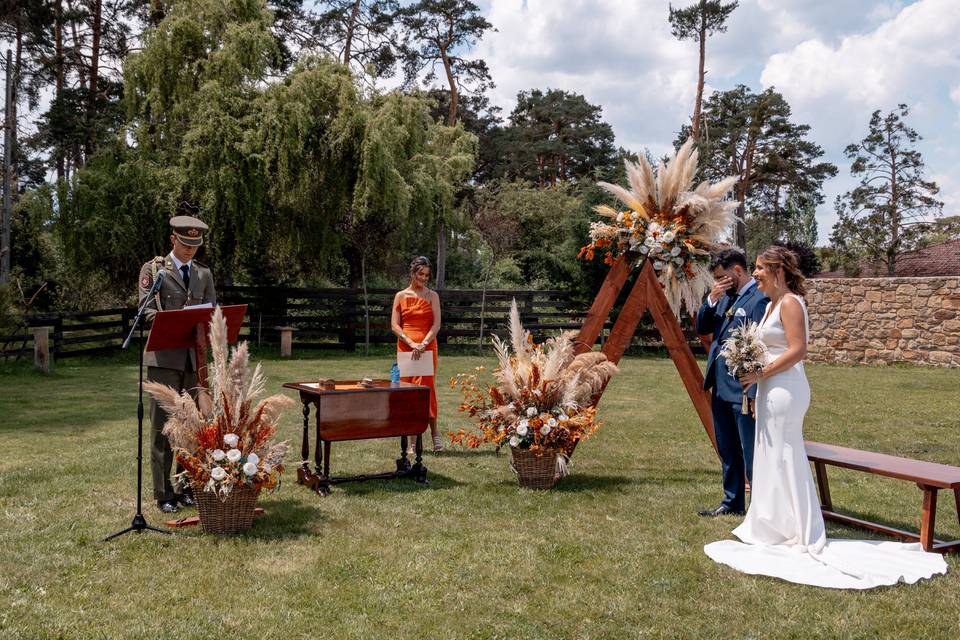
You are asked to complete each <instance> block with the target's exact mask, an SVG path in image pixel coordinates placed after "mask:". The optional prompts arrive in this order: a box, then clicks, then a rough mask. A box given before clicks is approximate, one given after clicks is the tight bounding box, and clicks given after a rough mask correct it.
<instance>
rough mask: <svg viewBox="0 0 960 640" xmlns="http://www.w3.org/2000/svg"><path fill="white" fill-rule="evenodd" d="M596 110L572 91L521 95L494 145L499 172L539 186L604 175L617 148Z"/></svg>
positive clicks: (610, 129)
mask: <svg viewBox="0 0 960 640" xmlns="http://www.w3.org/2000/svg"><path fill="white" fill-rule="evenodd" d="M601 112H602V109H601V107H598V106H596V105H592V104H590V103H589V102H587V101H586V99H585V98H584V97H583V96H582V95H579V94H576V93H569V92H566V91H562V90H559V89H548V90H547V92H546V93H544V92H542V91H540V90H539V89H533V90H531V91H521V92H520V93H519V94H518V95H517V106H516V107H515V108H514V110H513V112H512V113H511V114H510V126H509V127H508V128H507V129H506V130H505V131H503V133H502V137H501V141H500V144H499V146H498V152H499V153H500V155H501V158H502V160H501V162H502V163H503V167H502V173H503V174H504V175H506V176H509V177H510V178H513V179H521V180H528V181H530V182H533V183H536V184H538V185H541V186H543V185H556V184H557V183H558V182H562V181H567V180H573V181H576V180H579V179H581V178H584V177H587V176H591V175H600V176H602V177H604V176H606V175H608V174H609V173H610V172H611V171H613V170H614V165H615V164H616V150H615V148H614V146H613V140H614V136H613V129H612V128H611V127H610V125H609V124H607V123H606V122H604V121H603V120H602V119H601Z"/></svg>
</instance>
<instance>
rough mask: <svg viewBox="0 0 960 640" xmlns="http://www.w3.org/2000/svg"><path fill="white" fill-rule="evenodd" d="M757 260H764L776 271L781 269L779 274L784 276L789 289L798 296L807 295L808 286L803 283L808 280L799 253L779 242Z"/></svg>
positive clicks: (768, 248)
mask: <svg viewBox="0 0 960 640" xmlns="http://www.w3.org/2000/svg"><path fill="white" fill-rule="evenodd" d="M757 260H763V262H764V264H766V265H767V266H768V267H770V268H771V269H773V270H775V271H779V276H780V277H781V278H783V281H784V283H785V284H786V285H787V289H789V290H790V292H791V293H795V294H797V295H798V296H805V295H807V287H806V286H805V285H804V284H803V281H804V280H806V278H805V277H804V275H803V273H802V272H801V271H800V262H799V260H797V254H795V253H794V252H793V251H790V249H787V248H786V247H781V246H780V245H778V244H774V245H770V246H769V247H767V249H766V250H765V251H764V252H763V253H761V254H760V255H759V256H757Z"/></svg>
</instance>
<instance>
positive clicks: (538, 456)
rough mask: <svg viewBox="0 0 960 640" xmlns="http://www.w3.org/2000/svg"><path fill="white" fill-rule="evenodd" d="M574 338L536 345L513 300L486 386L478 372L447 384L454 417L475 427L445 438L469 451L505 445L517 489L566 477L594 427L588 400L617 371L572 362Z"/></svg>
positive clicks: (590, 358)
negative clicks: (455, 401) (456, 396)
mask: <svg viewBox="0 0 960 640" xmlns="http://www.w3.org/2000/svg"><path fill="white" fill-rule="evenodd" d="M573 337H574V332H567V333H563V334H561V335H559V336H557V337H556V338H551V339H549V340H547V341H546V342H544V343H543V344H537V343H536V342H534V341H533V337H532V336H531V335H530V332H529V331H527V330H525V329H524V328H523V326H522V325H521V323H520V313H519V312H518V310H517V302H516V300H514V301H513V303H512V304H511V306H510V340H509V342H508V341H503V340H500V338H498V337H497V336H493V345H494V350H495V351H496V354H497V361H498V366H497V368H496V369H495V370H494V372H493V381H492V383H487V382H482V381H480V379H479V377H480V375H481V374H482V373H483V367H478V368H477V369H476V370H475V372H474V373H469V374H459V375H457V376H456V377H454V378H453V379H452V380H451V381H450V384H451V386H452V387H454V388H459V389H460V391H461V393H462V394H463V403H461V405H460V411H462V412H464V413H466V414H467V415H469V416H470V417H471V418H473V420H474V421H475V422H476V424H477V426H478V428H479V431H476V430H471V431H467V430H465V429H461V430H460V431H459V432H457V433H450V434H449V435H450V438H451V440H452V441H453V442H454V443H456V444H461V445H464V446H467V447H470V448H477V447H479V446H481V445H483V444H494V445H496V446H497V448H500V447H501V446H504V445H509V446H510V450H511V453H512V456H513V462H512V464H511V468H512V469H513V470H514V472H515V473H516V475H517V479H518V480H519V482H520V484H521V485H522V486H527V487H533V488H538V489H547V488H550V487H552V486H553V484H554V483H555V482H556V481H557V480H559V479H560V478H561V477H563V476H564V475H566V474H567V463H568V461H569V458H570V454H571V453H572V452H573V449H574V447H576V446H577V444H578V443H579V442H580V441H582V440H586V439H587V438H589V437H590V435H591V434H593V432H594V431H596V430H597V428H598V427H599V426H600V424H599V422H598V421H597V416H596V414H597V410H596V407H594V406H592V404H593V402H592V400H593V398H594V397H596V395H597V394H598V393H599V392H600V391H601V390H602V389H603V387H604V386H605V385H606V384H607V381H608V380H609V379H610V378H611V376H613V375H614V374H615V373H616V372H617V366H616V365H615V364H613V363H612V362H609V361H608V360H607V358H606V356H605V355H603V354H602V353H597V352H589V353H583V354H580V355H578V356H575V355H574V352H573V351H574V349H573Z"/></svg>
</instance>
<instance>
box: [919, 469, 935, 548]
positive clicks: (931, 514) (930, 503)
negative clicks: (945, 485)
mask: <svg viewBox="0 0 960 640" xmlns="http://www.w3.org/2000/svg"><path fill="white" fill-rule="evenodd" d="M917 486H919V487H920V488H921V489H923V517H922V518H921V520H920V544H921V545H923V550H924V551H931V550H932V549H933V530H934V526H935V524H936V521H937V491H938V489H937V487H929V486H926V485H922V484H918V485H917Z"/></svg>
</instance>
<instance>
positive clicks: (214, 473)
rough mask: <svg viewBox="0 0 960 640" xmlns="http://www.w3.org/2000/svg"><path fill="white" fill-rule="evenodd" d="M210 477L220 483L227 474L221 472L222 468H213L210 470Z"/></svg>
mask: <svg viewBox="0 0 960 640" xmlns="http://www.w3.org/2000/svg"><path fill="white" fill-rule="evenodd" d="M210 477H211V478H213V479H214V480H216V481H217V482H220V481H221V480H223V479H224V478H226V477H227V472H226V471H224V470H223V467H214V468H213V469H211V470H210Z"/></svg>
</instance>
